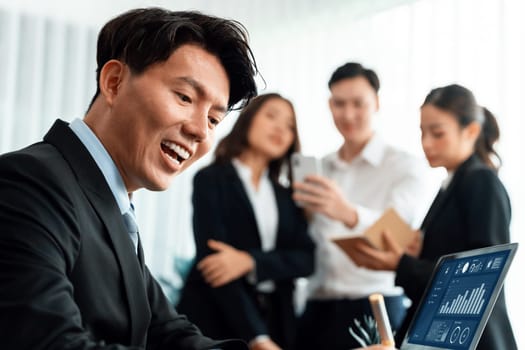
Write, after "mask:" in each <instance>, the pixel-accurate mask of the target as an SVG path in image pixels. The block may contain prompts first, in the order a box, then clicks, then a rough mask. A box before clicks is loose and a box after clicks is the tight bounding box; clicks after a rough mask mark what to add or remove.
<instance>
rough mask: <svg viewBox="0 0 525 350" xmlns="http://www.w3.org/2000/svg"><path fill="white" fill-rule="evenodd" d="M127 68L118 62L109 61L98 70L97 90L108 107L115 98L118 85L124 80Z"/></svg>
mask: <svg viewBox="0 0 525 350" xmlns="http://www.w3.org/2000/svg"><path fill="white" fill-rule="evenodd" d="M126 72H127V67H126V65H125V64H124V63H122V62H120V61H118V60H109V61H108V62H106V64H104V66H103V67H102V69H101V70H100V78H99V88H100V94H101V95H102V96H104V99H105V100H106V102H107V103H108V104H109V105H112V104H113V100H114V99H115V96H117V94H118V91H119V87H120V83H121V82H122V80H123V79H124V76H125V74H126Z"/></svg>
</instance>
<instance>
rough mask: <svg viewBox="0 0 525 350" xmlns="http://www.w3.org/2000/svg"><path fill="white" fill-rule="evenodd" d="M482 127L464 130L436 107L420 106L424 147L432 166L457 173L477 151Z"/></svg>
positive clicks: (447, 113) (454, 118)
mask: <svg viewBox="0 0 525 350" xmlns="http://www.w3.org/2000/svg"><path fill="white" fill-rule="evenodd" d="M479 132H480V127H479V124H478V123H476V122H472V123H470V124H469V125H467V126H466V127H463V128H461V127H460V125H459V123H458V121H457V119H456V117H455V116H454V115H453V114H452V113H450V112H447V111H445V110H442V109H439V108H437V107H435V106H433V105H430V104H429V105H424V106H423V107H421V144H422V146H423V151H424V152H425V156H426V157H427V160H428V163H429V164H430V166H431V167H440V166H442V167H445V168H446V169H447V170H449V171H451V170H455V169H456V168H457V167H458V166H459V165H461V163H463V162H464V161H465V160H466V159H467V158H468V157H470V156H471V155H472V153H473V152H474V144H475V142H476V139H477V137H478V135H479Z"/></svg>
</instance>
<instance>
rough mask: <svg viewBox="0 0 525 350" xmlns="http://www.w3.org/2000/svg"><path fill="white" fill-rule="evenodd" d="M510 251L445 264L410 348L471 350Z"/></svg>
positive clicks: (423, 307) (415, 326)
mask: <svg viewBox="0 0 525 350" xmlns="http://www.w3.org/2000/svg"><path fill="white" fill-rule="evenodd" d="M508 256H509V251H500V252H497V253H488V254H484V255H477V256H471V257H466V258H458V259H453V260H448V261H447V260H444V261H443V262H442V264H441V266H440V267H439V270H438V271H437V273H436V274H435V276H434V279H433V283H432V286H431V288H430V289H429V290H428V291H427V294H426V296H425V298H424V300H423V301H422V304H421V306H420V310H419V311H418V315H417V318H416V320H415V322H414V323H413V325H412V328H411V331H410V333H409V334H408V342H409V343H410V344H421V345H428V346H434V347H443V348H446V349H468V348H469V346H470V344H471V343H472V340H473V337H474V335H475V334H476V331H477V330H478V326H479V324H480V322H481V320H482V318H483V314H484V312H485V310H486V307H487V304H488V302H489V300H490V299H491V297H492V293H493V292H494V290H495V287H496V285H497V283H498V279H499V277H500V275H501V273H502V271H503V269H504V267H505V263H506V261H507V259H508Z"/></svg>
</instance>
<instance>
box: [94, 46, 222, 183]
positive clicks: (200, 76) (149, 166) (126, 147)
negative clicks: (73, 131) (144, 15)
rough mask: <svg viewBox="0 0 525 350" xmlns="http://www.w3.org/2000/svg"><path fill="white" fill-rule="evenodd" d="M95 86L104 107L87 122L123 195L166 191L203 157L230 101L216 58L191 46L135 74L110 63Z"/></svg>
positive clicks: (99, 103) (99, 104) (97, 105)
mask: <svg viewBox="0 0 525 350" xmlns="http://www.w3.org/2000/svg"><path fill="white" fill-rule="evenodd" d="M100 85H101V93H102V96H100V97H99V98H98V99H102V101H96V103H95V104H94V106H93V108H92V110H94V111H95V112H93V113H88V115H87V116H86V118H85V121H86V123H87V124H88V125H89V126H90V127H91V128H92V129H93V131H94V132H95V134H96V135H97V137H98V138H99V139H100V140H101V141H102V143H103V144H104V146H105V148H106V149H107V150H108V152H109V154H110V155H111V157H112V159H113V161H114V162H115V164H116V166H117V168H118V169H119V171H120V174H121V176H122V178H123V180H124V183H125V185H126V188H127V190H128V192H133V191H135V190H137V189H139V188H147V189H149V190H154V191H158V190H164V189H166V188H167V187H168V185H169V183H170V181H171V179H172V178H173V177H174V176H175V175H176V174H177V173H179V172H181V171H182V170H184V169H186V168H187V167H188V166H190V165H191V164H192V163H193V162H195V161H196V160H197V159H199V158H201V157H202V156H203V155H204V154H206V152H208V150H209V149H210V146H211V144H212V142H213V137H214V129H215V127H216V125H217V124H218V123H219V122H220V121H221V120H222V119H223V118H224V116H225V113H226V109H227V103H228V97H229V80H228V77H227V74H226V72H225V70H224V68H223V66H222V65H221V63H220V61H219V59H218V58H217V57H216V56H214V55H212V54H210V53H209V52H207V51H205V50H204V49H202V48H200V47H198V46H195V45H183V46H181V47H179V48H178V49H177V50H175V51H174V52H173V53H172V55H171V56H170V57H169V58H168V59H167V60H166V61H164V62H160V63H155V64H153V65H151V66H150V67H148V68H147V69H146V70H145V71H144V72H142V73H140V74H133V73H132V72H131V71H130V69H129V67H128V66H127V65H125V64H123V63H122V62H119V61H116V60H112V61H109V62H108V63H106V65H104V67H103V68H102V71H101V78H100ZM97 111H98V113H97ZM90 112H91V110H90Z"/></svg>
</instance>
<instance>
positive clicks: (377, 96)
mask: <svg viewBox="0 0 525 350" xmlns="http://www.w3.org/2000/svg"><path fill="white" fill-rule="evenodd" d="M375 100H376V109H375V111H374V112H377V111H379V95H378V94H377V92H376V97H375Z"/></svg>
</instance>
